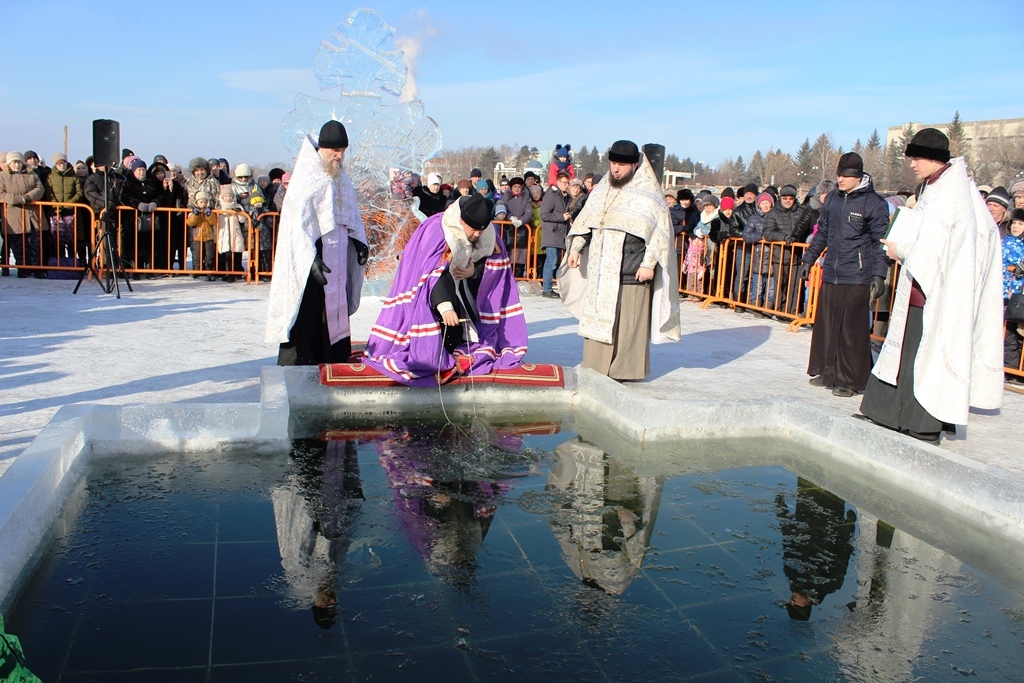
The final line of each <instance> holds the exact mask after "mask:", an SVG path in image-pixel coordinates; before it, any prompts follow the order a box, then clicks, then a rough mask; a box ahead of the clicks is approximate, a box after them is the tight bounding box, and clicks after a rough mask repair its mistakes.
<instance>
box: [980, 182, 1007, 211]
mask: <svg viewBox="0 0 1024 683" xmlns="http://www.w3.org/2000/svg"><path fill="white" fill-rule="evenodd" d="M985 203H986V204H998V205H999V206H1001V207H1003V208H1004V209H1009V208H1010V193H1009V192H1007V191H1006V188H1005V187H1003V186H1002V185H1000V186H999V187H993V188H992V191H991V192H989V193H988V197H986V198H985Z"/></svg>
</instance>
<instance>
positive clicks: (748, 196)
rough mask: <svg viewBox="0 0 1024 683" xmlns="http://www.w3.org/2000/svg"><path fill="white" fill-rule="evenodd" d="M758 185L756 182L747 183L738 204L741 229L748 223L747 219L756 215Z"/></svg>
mask: <svg viewBox="0 0 1024 683" xmlns="http://www.w3.org/2000/svg"><path fill="white" fill-rule="evenodd" d="M757 195H758V189H757V185H756V184H754V183H747V184H746V185H744V186H743V189H742V194H741V195H740V199H741V200H742V201H737V202H736V204H737V206H736V218H737V219H739V222H740V229H741V230H742V228H743V226H745V225H746V224H747V219H749V218H750V217H751V216H753V215H754V211H755V210H756V209H757Z"/></svg>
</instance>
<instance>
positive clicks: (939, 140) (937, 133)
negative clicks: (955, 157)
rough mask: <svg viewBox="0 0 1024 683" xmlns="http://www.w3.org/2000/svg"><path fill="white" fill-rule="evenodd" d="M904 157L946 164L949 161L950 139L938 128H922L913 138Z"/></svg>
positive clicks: (904, 151)
mask: <svg viewBox="0 0 1024 683" xmlns="http://www.w3.org/2000/svg"><path fill="white" fill-rule="evenodd" d="M903 156H905V157H911V158H916V159H931V160H932V161H940V162H942V163H946V162H947V161H949V138H947V137H946V136H945V134H944V133H943V132H942V131H941V130H938V129H937V128H922V129H921V130H919V131H917V132H916V133H915V134H914V137H913V138H911V140H910V144H908V145H907V148H906V149H904V150H903Z"/></svg>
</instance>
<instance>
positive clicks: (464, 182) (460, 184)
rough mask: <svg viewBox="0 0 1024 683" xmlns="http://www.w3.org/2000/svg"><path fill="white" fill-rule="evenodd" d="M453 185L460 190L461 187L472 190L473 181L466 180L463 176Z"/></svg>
mask: <svg viewBox="0 0 1024 683" xmlns="http://www.w3.org/2000/svg"><path fill="white" fill-rule="evenodd" d="M455 187H457V188H459V189H460V190H463V189H465V190H472V189H473V183H471V182H469V181H468V180H466V179H465V178H463V179H462V180H460V181H459V182H457V183H455Z"/></svg>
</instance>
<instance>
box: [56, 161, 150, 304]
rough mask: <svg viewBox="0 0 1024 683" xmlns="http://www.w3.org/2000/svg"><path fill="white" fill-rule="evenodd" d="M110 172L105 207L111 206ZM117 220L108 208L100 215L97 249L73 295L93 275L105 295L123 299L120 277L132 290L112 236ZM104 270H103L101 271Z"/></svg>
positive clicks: (90, 258) (105, 173)
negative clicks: (112, 293) (113, 294)
mask: <svg viewBox="0 0 1024 683" xmlns="http://www.w3.org/2000/svg"><path fill="white" fill-rule="evenodd" d="M108 173H109V171H107V170H106V169H104V170H103V201H104V205H105V206H107V207H109V206H110V184H109V180H110V178H109V176H108V175H107V174H108ZM116 221H117V219H116V218H113V217H111V213H110V209H109V208H106V209H104V210H103V211H102V212H101V213H100V238H99V239H98V240H96V247H95V248H94V249H93V251H92V255H91V256H90V257H89V262H88V263H87V264H85V267H84V268H82V274H81V275H79V276H78V284H76V285H75V289H74V290H73V291H72V292H71V293H72V294H78V288H79V287H81V286H82V281H83V280H85V277H86V276H87V275H88V274H89V273H92V274H93V276H94V277H95V278H96V282H98V283H99V285H100V289H102V290H103V293H104V294H110V293H111V292H117V298H118V299H120V298H121V287H120V286H119V284H118V282H117V278H118V276H121V277H123V278H124V284H125V285H126V286H127V287H128V291H129V292H132V291H135V290H133V289H132V283H131V281H129V280H128V273H126V272H125V270H124V263H122V262H121V254H119V253H118V251H117V244H116V242H115V240H114V237H113V235H112V234H111V229H112V228H113V227H114V226H115V225H116ZM101 268H102V270H101Z"/></svg>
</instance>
